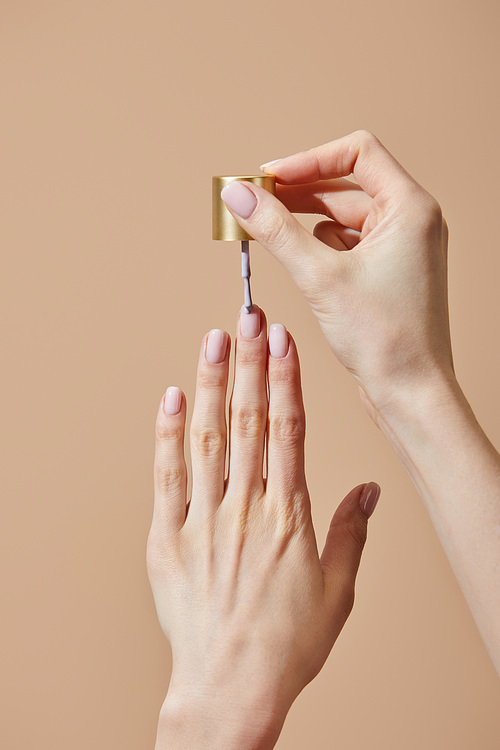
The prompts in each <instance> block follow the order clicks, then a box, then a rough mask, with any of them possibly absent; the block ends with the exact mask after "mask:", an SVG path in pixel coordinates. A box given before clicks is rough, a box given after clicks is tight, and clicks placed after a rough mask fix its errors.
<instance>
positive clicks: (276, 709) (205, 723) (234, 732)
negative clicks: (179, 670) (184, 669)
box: [155, 685, 288, 750]
mask: <svg viewBox="0 0 500 750" xmlns="http://www.w3.org/2000/svg"><path fill="white" fill-rule="evenodd" d="M238 693H241V694H242V695H239V694H238ZM279 703H280V702H279V700H278V698H277V696H275V695H273V694H272V693H271V692H268V693H267V694H264V692H262V693H261V694H259V695H251V690H250V689H249V686H248V685H242V686H239V688H238V689H236V690H234V689H233V690H232V691H231V695H223V694H221V693H220V691H219V690H218V688H217V686H215V685H214V686H210V687H209V688H207V689H206V690H205V691H202V692H200V690H199V688H198V687H197V688H196V691H194V690H192V689H191V687H188V688H187V689H179V688H178V687H176V688H175V689H172V688H171V689H169V692H168V694H167V697H166V698H165V701H164V703H163V706H162V708H161V711H160V717H159V722H158V734H157V743H156V748H155V750H163V749H164V748H168V749H169V750H177V749H178V748H179V750H180V749H181V748H182V749H183V750H184V749H185V748H187V747H189V748H190V750H198V748H200V750H201V749H202V748H203V750H211V749H212V748H213V749H214V750H226V749H227V750H233V749H234V748H238V750H270V748H273V747H274V746H275V744H276V741H277V739H278V736H279V734H280V731H281V728H282V726H283V723H284V720H285V716H286V713H287V710H288V709H284V708H283V707H282V706H280V705H279Z"/></svg>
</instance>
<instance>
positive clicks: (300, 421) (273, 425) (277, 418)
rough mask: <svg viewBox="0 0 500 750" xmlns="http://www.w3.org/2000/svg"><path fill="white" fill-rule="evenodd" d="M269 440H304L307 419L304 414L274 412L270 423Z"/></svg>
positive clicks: (284, 441) (285, 441) (281, 441)
mask: <svg viewBox="0 0 500 750" xmlns="http://www.w3.org/2000/svg"><path fill="white" fill-rule="evenodd" d="M268 433H269V440H274V441H275V442H278V443H287V442H298V441H300V440H303V438H304V433H305V419H304V417H303V415H301V414H299V413H296V414H272V415H271V416H270V417H269V425H268Z"/></svg>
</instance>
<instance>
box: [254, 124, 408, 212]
mask: <svg viewBox="0 0 500 750" xmlns="http://www.w3.org/2000/svg"><path fill="white" fill-rule="evenodd" d="M263 169H264V171H265V172H266V173H267V174H274V175H275V176H276V180H277V181H278V182H281V183H283V184H286V185H297V184H302V183H307V182H316V181H317V180H329V179H332V178H338V177H347V176H348V175H350V174H354V177H355V179H356V180H357V182H358V183H359V185H360V186H361V187H362V188H363V190H365V191H366V192H367V193H368V195H370V196H371V197H372V198H373V197H375V196H376V195H378V194H383V195H384V194H385V195H387V196H389V195H397V193H398V191H399V190H400V189H401V187H402V186H403V185H404V184H410V183H411V184H416V183H415V181H414V180H413V178H412V177H410V175H409V174H408V172H406V170H405V169H403V167H402V166H401V164H399V162H397V161H396V159H395V158H394V157H393V156H392V154H390V153H389V151H387V149H386V148H385V147H384V146H383V145H382V144H381V143H380V141H379V140H378V138H376V137H375V136H374V135H373V134H372V133H370V132H368V131H366V130H357V131H356V132H354V133H351V134H350V135H346V136H344V137H343V138H338V139H337V140H335V141H331V142H330V143H325V144H324V145H323V146H317V147H315V148H312V149H310V150H309V151H302V152H301V153H298V154H294V155H293V156H288V157H287V158H285V159H279V160H277V161H276V162H274V163H272V162H271V163H269V164H268V165H267V166H266V165H263Z"/></svg>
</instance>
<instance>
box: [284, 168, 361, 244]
mask: <svg viewBox="0 0 500 750" xmlns="http://www.w3.org/2000/svg"><path fill="white" fill-rule="evenodd" d="M276 195H277V197H278V198H279V199H280V201H281V202H282V203H283V204H284V205H285V206H286V207H287V208H288V210H289V211H291V212H292V213H303V214H304V213H306V214H323V215H324V216H328V217H329V218H330V219H334V220H335V221H338V222H339V223H340V224H344V225H345V226H348V227H352V228H353V229H357V230H358V231H361V229H362V228H363V224H364V222H365V220H366V218H367V216H368V213H369V211H370V207H371V205H372V199H371V198H370V196H369V195H367V194H366V193H365V192H364V190H362V189H361V188H360V186H359V185H356V184H355V183H354V182H350V181H349V180H345V179H339V180H321V181H319V182H312V183H307V184H306V185H277V186H276Z"/></svg>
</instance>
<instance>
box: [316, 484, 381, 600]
mask: <svg viewBox="0 0 500 750" xmlns="http://www.w3.org/2000/svg"><path fill="white" fill-rule="evenodd" d="M379 496H380V487H379V486H378V484H375V482H369V483H368V484H360V485H359V486H358V487H355V488H354V489H353V490H351V491H350V492H349V493H348V495H346V497H345V498H344V500H343V501H342V502H341V503H340V505H339V507H338V508H337V510H336V511H335V514H334V516H333V518H332V521H331V524H330V529H329V531H328V535H327V538H326V543H325V547H324V549H323V554H322V555H321V567H322V569H323V574H324V578H325V585H326V587H327V589H329V591H330V595H331V596H332V597H333V599H335V600H336V599H338V597H339V595H340V596H341V597H342V598H343V599H344V600H345V603H346V607H347V609H349V611H350V608H352V603H353V601H354V583H355V580H356V574H357V572H358V568H359V563H360V560H361V554H362V552H363V548H364V546H365V542H366V534H367V526H368V518H369V517H370V516H371V514H372V513H373V511H374V509H375V505H376V504H377V501H378V499H379ZM347 605H350V606H347Z"/></svg>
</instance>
